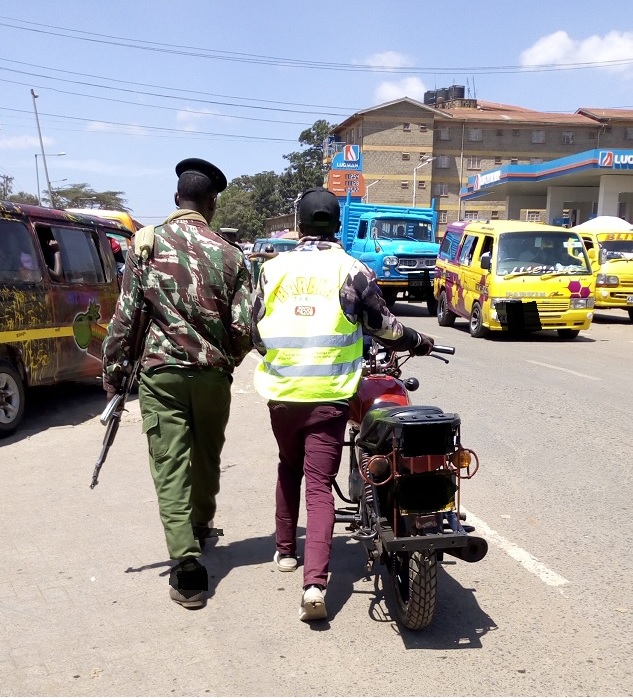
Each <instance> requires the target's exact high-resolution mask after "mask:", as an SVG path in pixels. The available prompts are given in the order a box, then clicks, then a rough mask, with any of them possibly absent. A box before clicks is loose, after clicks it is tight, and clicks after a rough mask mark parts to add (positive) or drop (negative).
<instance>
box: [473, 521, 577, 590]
mask: <svg viewBox="0 0 633 698" xmlns="http://www.w3.org/2000/svg"><path fill="white" fill-rule="evenodd" d="M462 511H463V512H464V513H465V514H466V521H467V522H468V524H470V525H473V526H474V527H475V530H476V531H477V533H481V534H482V535H483V536H484V538H485V539H486V540H487V541H488V542H489V543H494V544H495V545H496V546H497V547H499V548H501V550H503V552H504V553H506V555H509V556H510V557H511V558H512V559H513V560H516V561H517V562H518V563H519V564H520V565H522V566H523V567H525V569H526V570H527V571H528V572H531V573H532V574H535V575H536V576H537V577H538V578H539V579H540V580H541V581H542V582H544V583H545V584H547V585H548V586H550V587H562V586H565V584H569V581H568V580H567V579H565V577H561V576H560V574H557V573H556V572H554V571H552V570H550V569H549V567H545V565H544V564H543V563H541V562H539V561H538V560H537V559H536V558H535V557H534V556H533V555H530V553H528V551H527V550H523V548H519V546H518V545H515V544H514V543H511V542H510V541H509V540H506V539H505V538H504V537H503V536H501V535H499V534H498V533H497V532H496V531H493V529H492V528H490V526H488V524H486V523H485V522H484V521H482V520H481V519H478V518H477V517H476V516H474V515H473V514H470V513H469V512H467V511H466V510H465V509H462Z"/></svg>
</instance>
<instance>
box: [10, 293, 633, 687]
mask: <svg viewBox="0 0 633 698" xmlns="http://www.w3.org/2000/svg"><path fill="white" fill-rule="evenodd" d="M396 310H397V312H398V313H399V314H400V315H401V316H402V318H403V320H404V321H405V322H407V323H409V324H411V325H413V326H415V327H418V328H419V329H421V330H423V331H425V332H428V333H430V334H433V335H434V336H435V337H436V339H437V341H438V342H442V343H445V344H453V345H455V346H456V347H457V354H456V356H455V357H453V358H452V359H451V363H450V364H449V365H445V364H443V363H441V362H439V361H435V360H431V359H422V358H416V359H413V360H411V361H410V362H409V363H408V364H407V365H406V366H405V370H404V374H405V376H406V375H418V377H420V379H421V388H420V390H419V391H418V392H417V393H414V395H413V397H414V401H415V402H417V403H431V404H438V405H440V406H442V407H443V408H445V409H447V410H451V411H453V410H454V411H458V412H459V413H460V415H461V417H462V420H463V430H462V436H463V441H464V443H465V444H466V445H468V446H470V447H471V448H474V449H475V450H476V451H477V452H478V453H479V456H480V458H481V461H482V466H481V470H480V472H479V473H478V474H477V476H476V477H475V478H474V479H473V480H471V481H470V482H467V483H466V484H465V486H464V488H463V497H464V498H463V503H464V505H465V507H466V509H467V510H468V512H469V514H470V521H471V522H475V523H476V524H477V525H478V527H479V530H480V532H481V533H483V535H484V536H486V537H487V538H488V540H489V541H490V552H489V554H488V556H487V557H486V558H485V560H483V561H482V562H480V563H478V564H475V565H469V564H467V563H465V562H461V561H453V560H452V559H451V558H448V559H447V561H446V562H445V563H444V564H443V568H442V570H441V571H440V580H439V587H440V589H439V603H438V608H437V614H436V619H435V621H434V623H433V625H432V626H431V627H430V628H429V629H428V630H427V631H425V632H422V633H411V632H406V631H404V632H403V631H401V630H400V629H399V628H398V626H397V625H396V624H395V623H394V622H393V619H392V606H391V601H390V596H389V594H388V593H385V591H384V588H385V586H386V585H385V581H386V580H385V579H383V578H382V577H380V576H377V577H376V576H374V577H370V578H365V576H364V562H363V557H362V553H361V551H360V549H359V545H358V544H357V543H355V542H354V541H352V540H350V539H349V537H348V536H347V534H346V533H345V531H344V530H343V528H342V527H337V535H336V538H335V543H334V552H333V559H332V580H331V584H330V588H329V591H328V608H329V611H330V618H329V620H328V622H325V623H322V624H318V625H314V626H313V627H310V626H308V625H305V624H303V623H301V622H300V621H299V620H298V604H299V600H300V589H301V576H300V574H297V573H295V574H281V573H279V572H277V571H276V570H275V569H274V567H273V565H272V563H271V558H272V554H273V552H274V542H273V530H274V529H273V488H274V480H275V474H274V464H275V444H274V440H273V438H272V436H271V434H270V430H269V428H268V422H267V410H266V406H265V403H264V401H263V400H262V399H261V398H259V396H257V394H256V393H254V391H253V388H252V383H251V374H252V369H253V368H254V366H255V362H256V360H257V359H256V357H255V356H249V357H247V358H246V360H245V362H244V364H243V366H242V367H240V369H239V371H238V372H237V374H236V380H235V383H234V404H233V411H232V416H231V422H230V425H229V431H228V442H227V446H226V449H225V454H224V459H223V469H224V473H223V481H222V492H221V495H220V500H219V505H220V507H219V513H218V525H221V526H223V527H224V529H225V534H226V535H225V537H224V538H222V539H220V541H219V543H218V544H217V545H216V546H212V547H211V548H210V549H209V550H208V551H206V552H205V555H204V559H205V562H206V564H207V566H208V568H209V569H210V573H211V575H212V579H211V591H210V599H209V602H208V604H207V606H206V608H204V609H202V610H200V611H186V610H184V609H182V608H180V607H179V606H177V605H176V604H173V603H171V602H170V601H169V599H168V596H167V591H168V581H167V580H168V569H169V567H168V565H169V563H168V561H167V559H166V553H165V546H164V540H163V536H162V529H161V526H160V523H159V520H158V514H157V508H156V502H155V497H154V493H153V488H152V484H151V480H150V476H149V473H148V468H147V462H146V461H147V458H146V453H145V442H144V439H143V437H142V434H141V433H140V423H139V422H140V420H139V412H138V405H137V403H136V401H134V400H133V401H132V402H131V403H130V412H129V414H128V415H126V418H125V422H124V424H123V425H122V427H121V430H120V432H119V437H118V440H117V443H116V445H115V447H114V448H113V450H112V452H111V457H110V460H109V461H108V462H107V464H106V466H105V468H104V470H103V474H102V479H101V483H100V484H99V486H98V487H97V488H96V489H95V490H94V491H91V490H90V489H89V488H88V484H89V480H90V474H91V472H92V467H93V463H94V460H95V458H96V456H97V454H98V451H99V447H100V441H101V438H102V435H103V428H102V427H101V425H100V424H99V422H98V418H97V415H98V413H99V411H100V409H101V407H102V401H103V398H102V394H101V392H100V390H99V388H98V387H95V386H91V385H83V386H65V387H64V388H63V389H61V388H57V389H47V390H42V391H38V392H37V393H36V394H34V395H33V400H32V403H31V406H30V410H29V414H28V417H27V419H26V421H25V423H24V428H23V429H22V430H21V431H20V432H19V434H17V435H15V436H14V437H12V438H11V439H8V440H4V441H3V442H2V446H1V447H0V472H1V476H2V483H3V488H2V500H1V501H2V507H1V509H0V559H1V560H2V564H1V565H0V693H1V694H3V695H191V694H194V695H500V696H501V695H551V696H555V695H569V696H572V695H574V696H576V695H578V696H580V695H605V696H607V695H609V696H610V695H631V692H632V690H633V676H632V672H633V642H632V641H633V623H632V614H633V596H632V591H631V589H632V585H631V577H632V575H633V569H632V567H633V565H632V564H631V554H630V544H629V541H630V537H631V519H632V514H633V511H632V508H633V505H632V504H631V464H632V463H633V437H632V436H631V433H632V430H631V426H632V418H631V412H630V409H631V407H630V406H631V395H633V371H631V368H630V363H631V362H630V357H631V354H632V351H633V325H631V324H630V323H629V321H628V318H627V317H626V316H625V315H624V314H618V313H609V314H599V316H598V318H597V320H596V322H595V323H594V324H593V326H592V328H591V329H590V331H589V332H587V333H583V334H582V335H581V338H580V339H579V340H576V341H574V342H561V341H559V340H558V339H557V338H556V336H555V335H551V336H550V335H547V334H545V333H544V334H542V335H538V336H534V337H532V338H529V339H525V340H510V339H507V338H498V339H492V340H474V339H472V338H470V336H469V335H468V333H467V328H466V325H465V323H460V322H459V321H458V322H457V324H456V326H455V328H439V327H438V326H437V322H436V321H435V319H433V318H429V317H428V316H427V314H426V311H425V310H424V309H423V308H418V307H417V306H408V305H405V304H399V305H397V306H396ZM340 480H341V483H342V484H343V483H344V480H345V478H344V477H341V478H340Z"/></svg>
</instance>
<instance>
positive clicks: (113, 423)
mask: <svg viewBox="0 0 633 698" xmlns="http://www.w3.org/2000/svg"><path fill="white" fill-rule="evenodd" d="M149 324H150V312H149V308H148V307H147V305H146V304H145V303H143V305H142V306H141V307H140V308H137V309H136V310H135V311H134V317H133V318H132V327H133V328H135V330H136V332H135V334H134V341H133V342H132V346H131V349H130V356H129V359H127V360H126V361H124V362H123V365H122V369H123V380H122V381H121V384H120V386H119V389H118V390H117V392H116V395H115V396H114V397H113V398H112V399H111V400H110V402H109V403H108V404H107V406H106V408H105V410H103V412H102V413H101V419H100V421H101V424H103V426H105V427H107V429H106V433H105V436H104V437H103V446H102V447H101V453H100V454H99V458H97V462H96V464H95V469H94V471H93V473H92V481H91V483H90V489H91V490H93V489H94V488H95V487H96V486H97V485H98V484H99V472H100V471H101V467H102V465H103V464H104V463H105V459H106V458H107V457H108V451H109V450H110V446H112V444H113V443H114V438H115V436H116V434H117V431H118V430H119V423H120V422H121V417H122V415H123V412H124V411H125V402H126V400H127V398H128V396H129V394H130V390H131V388H132V385H133V383H134V380H135V379H136V378H137V377H138V374H139V370H140V367H141V359H142V358H143V349H144V348H145V339H146V337H147V332H148V330H149Z"/></svg>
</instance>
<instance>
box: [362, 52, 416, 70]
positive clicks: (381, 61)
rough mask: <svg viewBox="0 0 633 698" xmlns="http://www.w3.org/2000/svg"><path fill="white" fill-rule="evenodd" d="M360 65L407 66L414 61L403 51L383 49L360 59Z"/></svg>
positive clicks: (377, 66) (380, 66)
mask: <svg viewBox="0 0 633 698" xmlns="http://www.w3.org/2000/svg"><path fill="white" fill-rule="evenodd" d="M362 65H369V66H371V67H372V68H409V67H411V66H412V65H415V63H414V62H413V61H412V60H411V59H410V58H409V57H408V56H406V55H405V54H404V53H399V52H398V51H383V52H382V53H374V54H372V55H371V56H368V57H367V58H365V60H364V61H362Z"/></svg>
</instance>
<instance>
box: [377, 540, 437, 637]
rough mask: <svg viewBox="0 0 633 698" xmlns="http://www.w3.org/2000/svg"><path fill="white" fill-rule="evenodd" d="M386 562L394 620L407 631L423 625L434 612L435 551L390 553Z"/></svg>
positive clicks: (429, 619)
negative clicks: (392, 596) (394, 612)
mask: <svg viewBox="0 0 633 698" xmlns="http://www.w3.org/2000/svg"><path fill="white" fill-rule="evenodd" d="M389 563H390V564H389V576H390V577H391V583H392V587H393V590H394V595H395V597H396V614H397V617H398V620H399V621H400V623H401V624H402V625H404V627H405V628H408V629H409V630H422V628H426V627H427V626H428V625H430V623H431V621H432V620H433V614H434V613H435V600H436V595H437V557H436V554H435V553H434V552H433V553H429V554H428V555H426V556H425V554H424V553H421V552H413V553H393V554H392V555H391V560H390V561H389Z"/></svg>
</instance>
